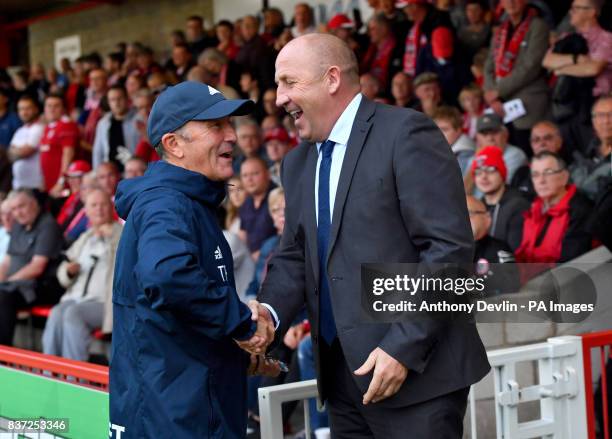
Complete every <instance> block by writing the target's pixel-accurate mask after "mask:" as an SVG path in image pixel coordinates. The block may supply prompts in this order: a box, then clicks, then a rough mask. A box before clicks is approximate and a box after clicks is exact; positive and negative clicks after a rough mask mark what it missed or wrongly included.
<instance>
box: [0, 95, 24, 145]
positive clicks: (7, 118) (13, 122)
mask: <svg viewBox="0 0 612 439" xmlns="http://www.w3.org/2000/svg"><path fill="white" fill-rule="evenodd" d="M20 126H21V121H20V120H19V117H18V116H17V114H15V113H14V112H13V111H10V110H9V94H8V92H7V91H6V90H5V89H3V88H0V147H2V148H4V149H8V147H9V145H10V144H11V139H12V138H13V134H15V131H17V128H19V127H20Z"/></svg>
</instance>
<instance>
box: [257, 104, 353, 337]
mask: <svg viewBox="0 0 612 439" xmlns="http://www.w3.org/2000/svg"><path fill="white" fill-rule="evenodd" d="M361 99H362V95H361V93H357V95H355V97H354V98H353V99H352V100H351V102H349V104H348V105H347V107H346V108H345V109H344V111H343V112H342V114H341V115H340V117H339V118H338V120H337V121H336V123H335V124H334V127H333V128H332V130H331V133H329V137H328V138H327V140H331V141H332V142H336V145H335V146H334V150H333V152H332V163H331V169H330V171H329V204H330V206H329V211H330V213H331V215H332V217H333V215H334V204H335V201H336V192H337V191H338V182H339V181H340V171H341V170H342V162H343V161H344V155H345V153H346V147H347V145H348V140H349V137H350V135H351V130H352V129H353V123H354V122H355V117H356V116H357V110H359V105H360V104H361ZM321 145H322V142H317V151H318V153H319V158H318V160H317V170H316V175H315V187H314V193H315V206H316V209H315V214H316V216H317V224H318V223H319V167H320V166H321ZM331 220H332V218H330V224H331ZM262 305H263V306H265V307H266V308H267V309H268V310H269V311H270V313H271V314H272V317H273V318H274V323H275V326H276V328H278V325H279V324H280V321H279V319H278V314H276V311H274V309H273V308H272V307H271V306H270V305H268V304H267V303H262Z"/></svg>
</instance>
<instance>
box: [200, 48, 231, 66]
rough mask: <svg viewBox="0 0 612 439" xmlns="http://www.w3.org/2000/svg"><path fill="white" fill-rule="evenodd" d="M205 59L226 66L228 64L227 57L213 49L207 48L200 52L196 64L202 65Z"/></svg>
mask: <svg viewBox="0 0 612 439" xmlns="http://www.w3.org/2000/svg"><path fill="white" fill-rule="evenodd" d="M207 59H210V60H213V61H217V62H219V63H221V64H227V62H228V59H227V55H225V53H223V52H221V51H220V50H219V49H215V48H214V47H209V48H208V49H206V50H204V52H202V54H201V55H200V56H199V57H198V64H200V65H202V64H203V62H204V61H205V60H207Z"/></svg>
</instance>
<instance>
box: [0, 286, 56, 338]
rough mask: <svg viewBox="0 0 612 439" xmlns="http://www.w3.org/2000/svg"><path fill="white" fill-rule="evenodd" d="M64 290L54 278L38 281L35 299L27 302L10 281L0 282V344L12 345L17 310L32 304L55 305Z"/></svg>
mask: <svg viewBox="0 0 612 439" xmlns="http://www.w3.org/2000/svg"><path fill="white" fill-rule="evenodd" d="M63 292H64V290H63V288H62V287H61V285H60V284H59V282H58V281H57V279H55V278H51V279H45V280H42V281H40V282H39V283H38V284H37V286H36V300H35V302H34V303H33V304H28V303H27V302H26V301H25V299H24V296H23V295H22V294H21V292H20V291H19V288H18V287H15V284H13V283H12V282H0V344H3V345H7V346H12V345H13V335H14V334H15V325H16V324H17V311H19V309H21V308H27V307H29V306H32V305H39V304H40V305H43V304H44V305H47V304H48V305H55V304H56V303H57V302H59V299H60V297H62V294H63Z"/></svg>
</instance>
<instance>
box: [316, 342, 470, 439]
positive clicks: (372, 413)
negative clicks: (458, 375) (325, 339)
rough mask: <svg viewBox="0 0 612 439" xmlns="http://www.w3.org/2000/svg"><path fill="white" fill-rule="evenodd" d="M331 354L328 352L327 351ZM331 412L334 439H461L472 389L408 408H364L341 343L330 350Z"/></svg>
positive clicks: (329, 409)
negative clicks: (469, 394) (468, 398)
mask: <svg viewBox="0 0 612 439" xmlns="http://www.w3.org/2000/svg"><path fill="white" fill-rule="evenodd" d="M326 350H327V349H326ZM328 352H329V355H330V358H329V359H330V360H331V361H330V362H329V363H330V364H333V367H330V368H328V371H327V374H328V375H327V377H328V379H327V383H329V391H328V392H327V394H328V395H329V399H328V400H327V407H328V411H329V419H330V427H331V437H332V439H366V438H367V439H461V437H462V436H463V417H464V415H465V410H466V406H467V397H468V393H469V390H470V389H469V387H466V388H464V389H460V390H457V391H455V392H452V393H449V394H447V395H442V396H439V397H437V398H433V399H431V400H428V401H424V402H421V403H418V404H413V405H410V406H407V407H399V408H388V407H382V406H380V405H378V404H376V403H370V404H368V405H365V406H364V405H363V403H362V401H363V395H362V393H361V391H360V390H359V388H358V387H357V385H356V384H355V381H354V380H353V378H352V371H350V370H349V369H348V367H347V364H346V361H345V359H344V355H343V353H342V349H341V347H340V343H339V342H338V341H337V339H336V341H335V342H334V343H333V344H332V346H331V347H330V348H328Z"/></svg>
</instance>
